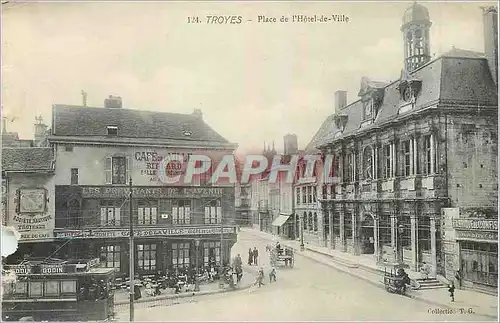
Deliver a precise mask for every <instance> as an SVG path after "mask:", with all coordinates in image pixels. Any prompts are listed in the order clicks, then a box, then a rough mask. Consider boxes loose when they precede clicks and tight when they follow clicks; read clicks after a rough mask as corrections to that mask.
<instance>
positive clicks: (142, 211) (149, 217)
mask: <svg viewBox="0 0 500 323" xmlns="http://www.w3.org/2000/svg"><path fill="white" fill-rule="evenodd" d="M137 204H138V208H137V219H138V224H145V225H151V224H156V223H158V201H154V200H153V201H151V200H139V201H138V202H137Z"/></svg>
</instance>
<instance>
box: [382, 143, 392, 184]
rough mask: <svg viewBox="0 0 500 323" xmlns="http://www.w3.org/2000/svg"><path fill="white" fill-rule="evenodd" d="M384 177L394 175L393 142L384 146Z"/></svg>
mask: <svg viewBox="0 0 500 323" xmlns="http://www.w3.org/2000/svg"><path fill="white" fill-rule="evenodd" d="M383 150H384V177H385V178H391V177H392V144H389V145H385V146H384V148H383Z"/></svg>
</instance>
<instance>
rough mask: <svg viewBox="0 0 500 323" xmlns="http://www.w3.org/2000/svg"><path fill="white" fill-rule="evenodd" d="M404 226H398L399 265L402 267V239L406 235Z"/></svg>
mask: <svg viewBox="0 0 500 323" xmlns="http://www.w3.org/2000/svg"><path fill="white" fill-rule="evenodd" d="M404 229H405V227H404V225H403V224H400V225H398V263H399V264H400V265H402V264H403V242H402V239H403V238H402V237H403V233H404Z"/></svg>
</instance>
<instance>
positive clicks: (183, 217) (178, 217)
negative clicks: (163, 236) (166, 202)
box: [172, 200, 191, 224]
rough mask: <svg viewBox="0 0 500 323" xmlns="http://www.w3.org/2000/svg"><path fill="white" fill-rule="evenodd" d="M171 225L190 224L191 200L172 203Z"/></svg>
mask: <svg viewBox="0 0 500 323" xmlns="http://www.w3.org/2000/svg"><path fill="white" fill-rule="evenodd" d="M172 223H173V224H190V223H191V200H173V201H172Z"/></svg>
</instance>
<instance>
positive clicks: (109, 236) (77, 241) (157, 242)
mask: <svg viewBox="0 0 500 323" xmlns="http://www.w3.org/2000/svg"><path fill="white" fill-rule="evenodd" d="M129 192H130V189H129V188H128V187H125V186H124V187H108V186H57V187H56V193H57V196H58V200H57V201H56V219H57V220H56V227H57V229H55V231H54V236H55V238H56V240H58V241H60V243H61V244H62V243H64V242H66V241H67V240H68V239H71V241H70V242H69V243H67V246H65V248H63V249H61V252H63V253H65V254H67V255H64V256H67V257H71V258H73V257H82V256H92V257H99V258H100V259H101V260H102V266H105V267H112V268H116V269H117V271H119V272H120V273H122V274H124V275H125V274H126V273H128V270H129V269H128V267H129V260H128V259H129V240H128V237H129V229H128V228H129V218H130V216H129V214H130V213H129V212H130V204H129V201H128V199H127V196H128V193H129ZM131 209H132V216H133V218H134V226H135V229H134V237H135V260H136V271H137V272H138V273H139V274H150V273H156V272H158V271H165V270H167V269H175V268H180V267H184V268H185V267H190V266H194V267H196V266H199V267H202V266H203V265H208V263H209V262H211V263H215V264H220V261H221V259H222V262H226V261H228V262H229V259H230V250H231V247H232V246H233V244H234V243H235V242H236V226H235V224H234V188H231V187H133V188H132V208H131ZM221 228H223V232H224V234H223V237H222V238H223V239H222V240H223V241H222V244H221ZM81 253H83V255H82V254H81Z"/></svg>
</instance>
